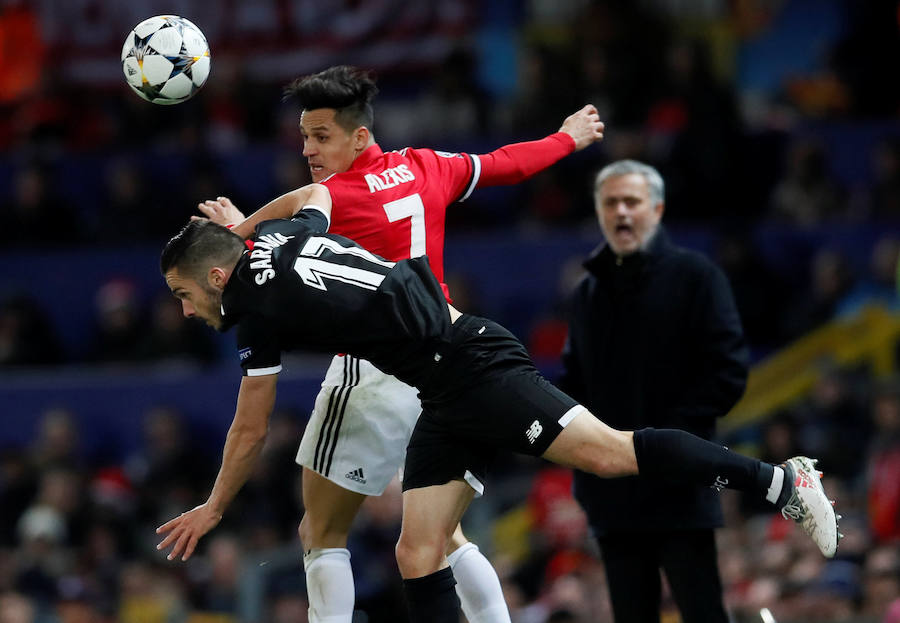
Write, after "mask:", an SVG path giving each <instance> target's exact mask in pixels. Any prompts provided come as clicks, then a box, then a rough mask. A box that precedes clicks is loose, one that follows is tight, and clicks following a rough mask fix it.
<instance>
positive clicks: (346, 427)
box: [297, 355, 422, 495]
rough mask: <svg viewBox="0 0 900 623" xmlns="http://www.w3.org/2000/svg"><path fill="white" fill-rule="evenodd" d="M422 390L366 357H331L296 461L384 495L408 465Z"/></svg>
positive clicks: (358, 489)
mask: <svg viewBox="0 0 900 623" xmlns="http://www.w3.org/2000/svg"><path fill="white" fill-rule="evenodd" d="M418 393H419V392H418V390H417V389H416V388H414V387H412V386H410V385H407V384H406V383H404V382H402V381H399V380H397V379H396V378H394V377H393V376H389V375H387V374H385V373H383V372H382V371H381V370H379V369H378V368H376V367H375V366H373V365H372V364H371V363H369V362H368V361H366V360H364V359H358V358H356V357H352V356H350V355H339V356H336V357H335V358H334V359H332V361H331V365H330V366H329V367H328V372H326V373H325V380H324V381H322V389H320V390H319V395H318V396H316V403H315V406H314V407H313V411H312V414H311V415H310V417H309V423H308V424H307V425H306V430H305V431H304V433H303V439H302V440H301V441H300V449H299V450H298V451H297V463H299V464H300V465H302V466H303V467H305V468H307V469H311V470H313V471H314V472H316V473H318V474H320V475H322V476H324V477H325V478H327V479H329V480H331V481H332V482H334V483H335V484H337V485H339V486H341V487H343V488H344V489H349V490H350V491H355V492H357V493H362V494H363V495H381V494H382V493H383V492H384V490H385V488H386V487H387V486H388V483H390V481H391V479H392V478H393V477H394V476H396V475H397V474H398V472H399V471H400V469H401V468H402V467H403V462H404V460H405V457H406V446H407V444H408V442H409V438H410V435H412V431H413V428H414V427H415V425H416V420H417V419H418V418H419V414H420V413H421V412H422V406H421V404H420V403H419V397H418Z"/></svg>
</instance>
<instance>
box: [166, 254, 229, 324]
mask: <svg viewBox="0 0 900 623" xmlns="http://www.w3.org/2000/svg"><path fill="white" fill-rule="evenodd" d="M166 284H168V286H169V289H170V290H171V291H172V294H174V295H175V298H177V299H178V300H180V301H181V311H182V313H183V314H184V316H185V318H199V319H200V320H203V321H204V322H206V324H208V325H209V326H211V327H212V328H213V329H215V330H217V331H220V330H221V329H222V326H223V325H224V322H225V319H224V317H223V316H222V290H219V289H216V288H214V287H213V286H211V285H209V284H205V285H200V284H199V283H197V282H196V281H195V280H193V279H190V278H188V277H185V276H182V275H180V274H179V273H178V269H177V268H173V269H172V270H170V271H169V272H167V273H166Z"/></svg>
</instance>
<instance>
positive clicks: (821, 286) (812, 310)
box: [782, 248, 853, 339]
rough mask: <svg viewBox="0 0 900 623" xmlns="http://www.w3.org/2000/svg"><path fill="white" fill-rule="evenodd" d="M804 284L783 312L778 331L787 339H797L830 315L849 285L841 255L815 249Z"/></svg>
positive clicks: (847, 269) (830, 316) (850, 277)
mask: <svg viewBox="0 0 900 623" xmlns="http://www.w3.org/2000/svg"><path fill="white" fill-rule="evenodd" d="M808 283H809V285H808V287H807V288H806V289H805V290H803V291H801V292H800V293H799V294H798V295H797V296H796V297H795V298H794V300H793V301H791V302H790V303H789V305H788V307H787V309H786V310H785V311H784V314H783V320H782V325H783V328H782V333H783V335H784V336H785V337H786V338H788V339H797V338H799V337H801V336H803V335H804V334H806V333H808V332H809V331H812V330H813V329H816V328H818V327H819V326H820V325H822V324H824V323H826V322H828V321H829V320H831V319H832V318H833V317H834V314H835V311H836V310H837V308H838V304H839V302H840V300H841V299H842V298H843V297H844V296H845V295H846V294H847V292H848V291H849V290H850V288H851V287H852V285H853V276H852V275H851V273H850V269H849V267H848V266H847V260H846V258H845V257H844V255H843V254H842V253H840V252H839V251H835V250H833V249H828V248H822V249H819V250H818V251H816V253H815V254H814V255H813V257H812V261H811V262H810V276H809V282H808Z"/></svg>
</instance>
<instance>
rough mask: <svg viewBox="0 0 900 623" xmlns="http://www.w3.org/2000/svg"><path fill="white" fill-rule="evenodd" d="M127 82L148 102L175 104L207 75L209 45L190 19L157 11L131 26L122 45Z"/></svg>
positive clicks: (192, 92)
mask: <svg viewBox="0 0 900 623" xmlns="http://www.w3.org/2000/svg"><path fill="white" fill-rule="evenodd" d="M122 71H123V72H124V73H125V79H126V80H127V81H128V86H130V87H131V88H132V90H134V92H135V93H137V94H138V95H140V96H141V97H143V98H144V99H145V100H147V101H148V102H153V103H154V104H178V103H180V102H183V101H185V100H187V99H190V98H191V97H193V95H194V94H195V93H196V92H197V91H198V90H199V89H200V87H202V86H203V84H204V83H205V82H206V78H207V77H208V76H209V45H208V44H207V43H206V37H204V36H203V32H201V30H200V29H199V28H197V26H195V25H194V24H193V23H192V22H191V21H190V20H187V19H185V18H183V17H179V16H177V15H157V16H155V17H151V18H148V19H145V20H144V21H143V22H141V23H140V24H138V25H137V26H135V27H134V29H133V30H132V31H131V32H130V33H128V37H126V38H125V44H124V45H123V46H122Z"/></svg>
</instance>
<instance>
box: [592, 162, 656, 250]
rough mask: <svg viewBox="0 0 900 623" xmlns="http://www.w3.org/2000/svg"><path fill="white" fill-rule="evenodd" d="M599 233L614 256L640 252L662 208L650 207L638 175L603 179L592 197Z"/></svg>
mask: <svg viewBox="0 0 900 623" xmlns="http://www.w3.org/2000/svg"><path fill="white" fill-rule="evenodd" d="M594 208H595V209H596V211H597V218H598V219H599V221H600V229H602V230H603V236H604V237H605V238H606V241H607V243H608V244H609V246H610V247H612V250H613V252H615V254H616V255H630V254H632V253H634V252H635V251H639V250H640V249H642V248H643V247H644V246H645V245H646V244H647V242H648V241H649V240H650V238H651V237H652V236H653V233H654V232H655V231H656V228H657V226H658V225H659V221H660V219H662V214H663V204H662V203H653V201H652V200H651V198H650V189H649V187H648V186H647V180H646V179H644V176H643V175H640V174H638V173H629V174H627V175H619V176H617V177H611V178H609V179H607V180H606V181H605V182H604V183H603V186H601V187H600V189H599V190H597V191H595V193H594Z"/></svg>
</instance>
